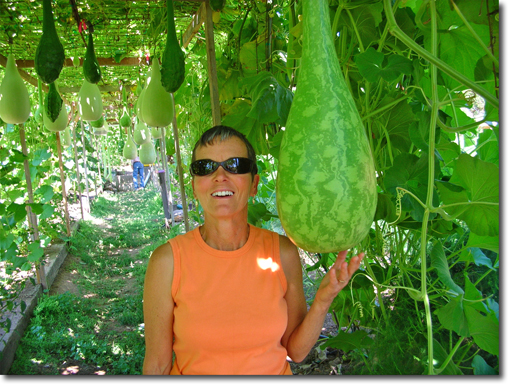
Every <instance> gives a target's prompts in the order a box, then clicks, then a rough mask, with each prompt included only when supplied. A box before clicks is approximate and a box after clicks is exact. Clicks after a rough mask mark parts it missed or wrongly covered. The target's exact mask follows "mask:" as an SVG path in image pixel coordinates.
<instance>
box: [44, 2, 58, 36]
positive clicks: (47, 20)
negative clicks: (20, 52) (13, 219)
mask: <svg viewBox="0 0 513 386" xmlns="http://www.w3.org/2000/svg"><path fill="white" fill-rule="evenodd" d="M43 33H52V34H53V33H57V31H56V30H55V24H54V21H53V12H52V0H43Z"/></svg>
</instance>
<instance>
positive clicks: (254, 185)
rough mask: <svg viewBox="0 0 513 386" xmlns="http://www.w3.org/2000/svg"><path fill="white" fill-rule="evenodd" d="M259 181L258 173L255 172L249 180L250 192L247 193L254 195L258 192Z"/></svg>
mask: <svg viewBox="0 0 513 386" xmlns="http://www.w3.org/2000/svg"><path fill="white" fill-rule="evenodd" d="M259 181H260V176H259V175H258V174H255V175H254V176H253V181H252V182H251V192H250V193H249V195H250V196H251V197H254V196H256V194H257V192H258V182H259Z"/></svg>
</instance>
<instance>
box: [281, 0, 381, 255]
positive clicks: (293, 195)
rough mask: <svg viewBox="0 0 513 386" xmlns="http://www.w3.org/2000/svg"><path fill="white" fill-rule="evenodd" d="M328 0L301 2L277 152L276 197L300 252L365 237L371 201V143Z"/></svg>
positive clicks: (339, 246)
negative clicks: (299, 38) (296, 52)
mask: <svg viewBox="0 0 513 386" xmlns="http://www.w3.org/2000/svg"><path fill="white" fill-rule="evenodd" d="M327 3H328V2H327V0H304V1H303V56H302V59H301V72H300V74H299V79H298V84H297V89H296V92H295V94H294V100H293V102H292V106H291V109H290V112H289V116H288V119H287V123H286V129H285V132H284V136H283V140H282V143H281V148H280V155H279V164H278V176H277V186H276V192H277V196H276V200H277V204H278V215H279V217H280V220H281V223H282V226H283V228H284V230H285V232H286V233H287V235H288V236H289V238H290V239H291V240H292V241H293V242H294V243H295V244H296V245H297V246H299V247H300V248H302V249H304V250H307V251H310V252H315V253H323V252H338V251H341V250H345V249H348V248H351V247H353V246H355V245H356V244H358V243H359V242H360V241H361V240H362V239H363V238H364V237H365V236H366V235H367V234H368V232H369V229H370V226H371V224H372V221H373V218H374V213H375V210H376V204H377V191H376V175H375V171H374V162H373V158H372V154H371V151H370V146H369V142H368V140H367V136H366V134H365V131H364V127H363V124H362V121H361V118H360V116H359V114H358V111H357V109H356V106H355V103H354V100H353V99H352V96H351V93H350V91H349V89H348V87H347V84H346V83H345V80H344V78H343V76H342V72H341V69H340V66H339V63H338V59H337V55H336V52H335V47H334V45H333V41H332V38H331V25H330V17H329V10H328V4H327Z"/></svg>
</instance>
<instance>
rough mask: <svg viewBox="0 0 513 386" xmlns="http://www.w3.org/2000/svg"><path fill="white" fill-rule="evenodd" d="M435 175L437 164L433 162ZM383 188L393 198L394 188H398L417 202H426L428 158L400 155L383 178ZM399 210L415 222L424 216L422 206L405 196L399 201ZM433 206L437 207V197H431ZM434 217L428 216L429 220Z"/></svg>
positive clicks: (425, 154) (423, 154) (432, 215)
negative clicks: (409, 215) (407, 213)
mask: <svg viewBox="0 0 513 386" xmlns="http://www.w3.org/2000/svg"><path fill="white" fill-rule="evenodd" d="M435 168H436V170H435V175H437V174H438V173H439V163H438V162H435ZM383 181H384V184H385V188H386V190H387V191H388V192H390V193H391V194H393V195H394V196H395V195H396V194H397V192H396V188H398V187H400V188H403V189H406V190H408V191H410V192H412V193H413V194H414V195H415V196H416V197H417V198H418V199H419V200H421V201H422V202H424V203H425V202H426V199H427V190H428V189H427V188H428V186H427V181H428V156H427V153H422V155H421V156H420V157H417V156H416V155H414V154H409V153H401V154H399V155H398V156H397V157H395V158H394V165H393V166H392V167H391V168H390V169H388V170H387V171H386V172H385V174H384V178H383ZM401 203H402V207H401V209H402V210H404V211H406V212H408V211H411V216H412V217H413V218H414V219H415V220H416V221H422V217H423V216H424V208H423V206H422V205H421V204H420V203H419V202H418V201H417V200H416V199H415V198H413V197H412V196H411V195H409V194H405V195H404V196H403V198H402V200H401ZM433 205H435V206H437V205H438V195H437V194H436V193H435V194H434V196H433ZM435 216H436V214H435V213H432V214H430V219H433V218H434V217H435Z"/></svg>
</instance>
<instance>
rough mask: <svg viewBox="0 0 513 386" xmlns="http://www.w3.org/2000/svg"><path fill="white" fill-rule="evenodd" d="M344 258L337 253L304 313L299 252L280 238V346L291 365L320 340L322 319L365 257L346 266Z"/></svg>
mask: <svg viewBox="0 0 513 386" xmlns="http://www.w3.org/2000/svg"><path fill="white" fill-rule="evenodd" d="M346 255H347V251H343V252H340V253H339V254H338V256H337V260H336V261H335V264H333V266H332V267H331V269H330V270H329V271H328V273H327V274H326V276H324V278H323V279H322V281H321V284H320V285H319V289H318V290H317V293H316V295H315V299H314V301H313V303H312V305H311V307H310V310H308V312H307V311H306V309H307V307H306V300H305V295H304V290H303V275H302V269H301V261H300V260H299V253H298V251H297V248H296V246H295V245H294V244H292V242H291V241H290V240H289V239H288V238H286V237H283V236H282V237H281V238H280V259H281V262H282V266H283V270H284V272H285V276H286V278H287V293H286V294H285V300H286V301H287V308H288V317H289V319H288V325H287V329H286V330H285V334H284V335H283V338H282V344H283V346H284V347H285V348H286V349H287V353H288V355H289V357H290V358H291V359H292V360H293V361H294V362H301V361H302V360H303V359H305V357H306V356H307V355H308V353H309V352H310V350H311V349H312V347H313V346H314V344H315V343H316V342H317V340H318V339H319V334H320V333H321V331H322V327H323V325H324V319H325V318H326V314H327V313H328V310H329V307H330V305H331V303H332V302H333V299H335V297H336V296H337V294H338V293H339V292H340V291H341V290H342V289H343V288H344V287H345V286H346V285H347V283H348V282H349V280H350V279H351V276H352V275H353V273H354V272H355V271H356V270H357V269H358V267H359V266H360V262H361V260H362V258H363V255H364V254H363V253H360V254H359V255H358V256H354V257H353V258H352V259H351V260H350V262H349V264H347V263H346V262H345V261H344V260H345V258H346Z"/></svg>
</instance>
